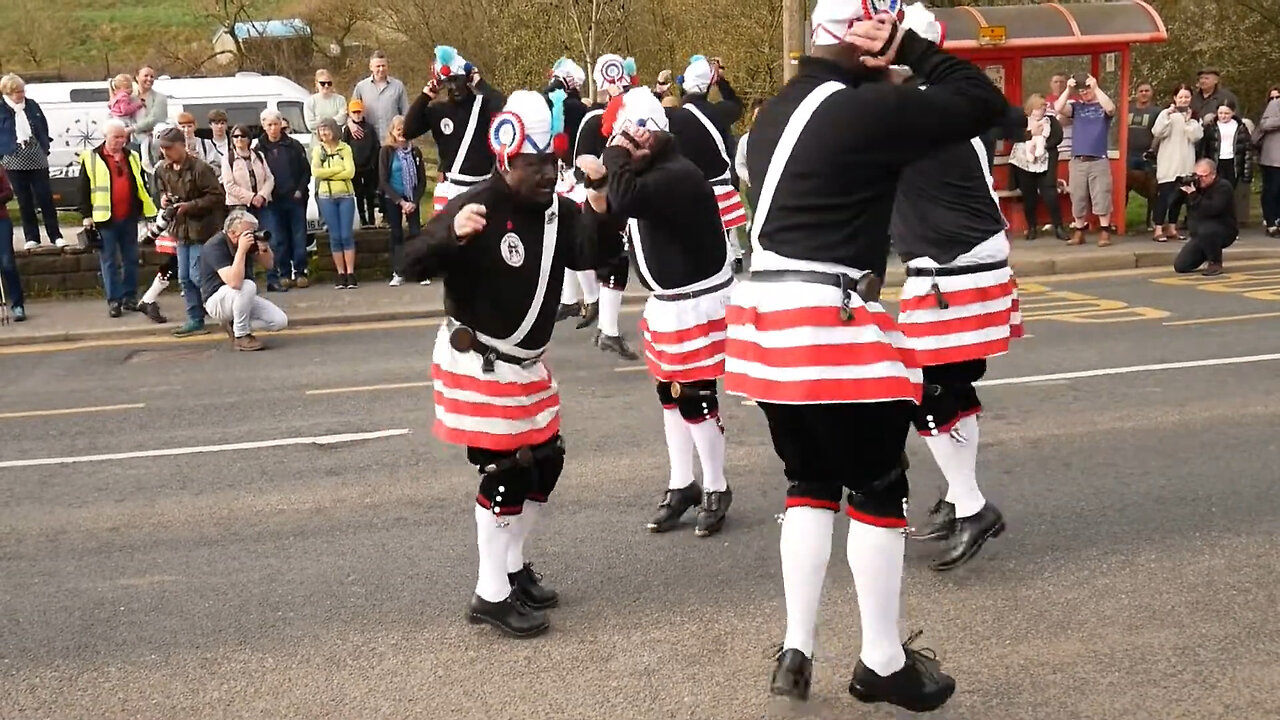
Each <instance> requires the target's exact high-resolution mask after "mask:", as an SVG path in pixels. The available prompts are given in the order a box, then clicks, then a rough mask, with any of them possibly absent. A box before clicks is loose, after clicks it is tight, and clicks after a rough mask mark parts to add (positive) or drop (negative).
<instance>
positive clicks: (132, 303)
mask: <svg viewBox="0 0 1280 720" xmlns="http://www.w3.org/2000/svg"><path fill="white" fill-rule="evenodd" d="M120 308H121V309H122V310H124V311H125V312H137V311H138V301H137V300H134V299H133V298H125V299H124V302H123V303H121V304H120Z"/></svg>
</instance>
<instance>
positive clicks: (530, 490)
mask: <svg viewBox="0 0 1280 720" xmlns="http://www.w3.org/2000/svg"><path fill="white" fill-rule="evenodd" d="M559 444H560V435H559V434H556V435H555V436H553V437H552V438H551V439H549V440H547V441H545V442H543V443H540V444H538V445H537V446H535V447H533V448H531V450H532V451H533V452H534V453H535V454H541V452H542V450H544V449H548V448H551V447H554V446H556V445H559ZM515 455H516V454H515V453H514V452H499V451H496V450H487V449H485V448H479V447H468V448H467V462H469V463H471V464H473V465H475V466H476V467H477V468H479V469H480V491H479V492H478V493H476V503H477V504H479V505H480V507H483V508H485V509H488V510H492V509H494V508H497V512H495V513H494V514H496V515H519V514H520V511H521V510H522V509H523V507H524V502H525V500H533V501H534V502H546V501H547V498H549V497H550V496H551V491H552V490H555V489H556V482H557V481H558V480H559V479H560V473H561V472H562V471H563V470H564V452H563V451H559V452H556V451H552V452H548V453H547V454H545V455H543V456H542V457H538V458H537V459H535V460H534V461H533V463H532V464H530V465H519V464H515V465H513V466H511V467H506V468H504V469H501V470H497V471H495V472H491V473H486V472H484V468H485V466H487V465H489V464H491V463H501V462H503V461H506V460H509V459H511V458H513V457H515Z"/></svg>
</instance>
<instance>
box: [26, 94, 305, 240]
mask: <svg viewBox="0 0 1280 720" xmlns="http://www.w3.org/2000/svg"><path fill="white" fill-rule="evenodd" d="M108 85H109V81H105V80H104V81H97V82H63V83H30V84H28V85H27V97H29V98H32V99H34V100H35V101H36V102H38V103H40V107H41V108H43V109H44V112H45V115H46V116H47V117H48V119H49V135H50V137H51V138H52V140H53V142H52V144H51V147H50V153H49V178H50V185H51V186H52V188H53V195H54V201H55V202H56V203H57V205H58V207H60V208H71V207H74V206H75V204H76V192H77V191H76V182H77V181H78V179H79V177H80V164H79V163H78V162H77V161H76V160H77V158H78V157H79V155H80V152H81V151H83V150H85V149H87V148H91V147H97V145H98V144H99V143H101V142H102V131H101V129H100V128H101V125H102V123H104V122H106V121H107V119H108V118H109V117H110V115H109V114H108V112H107V101H108V100H109V99H110V94H111V91H110V89H109V87H108ZM155 90H156V91H157V92H160V93H162V94H164V95H166V96H167V97H168V98H169V121H170V122H175V121H176V120H177V117H178V115H179V114H180V113H182V112H189V113H191V114H192V115H193V116H195V119H196V123H197V128H199V130H201V131H203V132H201V134H202V135H204V136H206V137H207V136H208V129H209V122H208V115H209V112H210V111H211V110H223V111H224V112H226V113H227V118H228V121H229V124H230V126H232V127H234V126H236V125H248V126H250V127H254V128H257V127H258V118H259V115H260V114H261V113H262V111H263V110H266V109H268V108H271V109H273V110H276V111H278V112H279V113H280V114H281V115H283V116H284V117H285V119H286V120H288V121H289V128H290V130H291V132H292V134H293V136H294V137H295V138H296V139H297V140H298V142H300V143H302V146H303V147H305V148H310V147H311V135H310V134H309V133H308V132H306V130H307V126H306V123H305V122H304V120H303V114H302V106H303V103H304V102H305V101H306V99H307V98H308V97H309V96H310V93H308V92H307V91H306V90H305V89H303V88H302V86H300V85H298V84H297V83H295V82H294V81H292V80H290V79H288V78H285V77H280V76H276V75H259V74H258V73H249V72H242V73H237V74H236V75H234V76H232V77H210V78H170V77H160V78H157V79H156V84H155ZM299 131H301V132H299ZM323 227H324V224H323V222H322V221H321V220H320V213H319V212H318V211H317V210H316V204H315V193H314V192H312V193H311V200H310V202H309V203H308V207H307V233H308V234H313V233H315V232H317V231H319V230H320V229H322V228H323Z"/></svg>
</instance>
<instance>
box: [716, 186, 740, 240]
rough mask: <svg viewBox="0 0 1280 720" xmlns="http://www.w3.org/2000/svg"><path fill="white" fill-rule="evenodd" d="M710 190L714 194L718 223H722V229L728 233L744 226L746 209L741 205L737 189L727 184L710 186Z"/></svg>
mask: <svg viewBox="0 0 1280 720" xmlns="http://www.w3.org/2000/svg"><path fill="white" fill-rule="evenodd" d="M711 189H712V190H714V191H715V193H716V203H717V204H718V205H719V206H720V222H722V223H724V229H725V230H726V231H728V230H732V229H734V228H736V227H742V226H743V225H746V224H747V208H746V206H745V205H743V204H742V195H740V194H738V189H737V188H735V187H734V186H732V185H730V184H728V183H725V184H723V185H712V186H711Z"/></svg>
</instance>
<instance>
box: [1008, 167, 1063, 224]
mask: <svg viewBox="0 0 1280 720" xmlns="http://www.w3.org/2000/svg"><path fill="white" fill-rule="evenodd" d="M1012 167H1013V182H1014V184H1015V185H1016V186H1017V188H1018V192H1020V193H1022V215H1023V218H1024V219H1025V220H1026V222H1027V230H1034V229H1036V228H1038V227H1040V220H1039V217H1040V216H1039V212H1040V203H1041V202H1043V203H1044V204H1045V207H1046V209H1048V211H1049V222H1051V223H1053V226H1054V227H1060V226H1061V225H1062V206H1061V204H1059V203H1058V187H1057V181H1056V180H1055V179H1054V176H1053V173H1051V172H1049V171H1048V170H1045V171H1044V172H1038V173H1034V172H1028V171H1026V170H1023V169H1022V168H1020V167H1018V166H1016V165H1014V166H1012Z"/></svg>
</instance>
